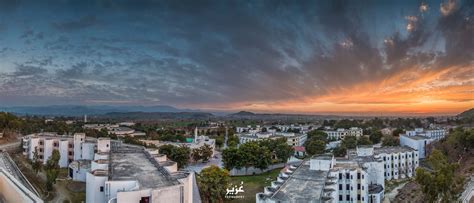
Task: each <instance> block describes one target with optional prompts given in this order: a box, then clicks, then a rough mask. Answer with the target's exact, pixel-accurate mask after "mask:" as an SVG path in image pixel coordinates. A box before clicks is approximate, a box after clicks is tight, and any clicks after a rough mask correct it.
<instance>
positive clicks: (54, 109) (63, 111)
mask: <svg viewBox="0 0 474 203" xmlns="http://www.w3.org/2000/svg"><path fill="white" fill-rule="evenodd" d="M0 111H6V112H11V113H15V114H20V115H48V116H83V115H85V114H87V115H102V114H107V113H113V112H119V113H127V112H196V111H199V110H191V109H179V108H175V107H173V106H166V105H159V106H107V105H103V106H79V105H52V106H16V107H0Z"/></svg>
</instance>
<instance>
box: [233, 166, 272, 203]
mask: <svg viewBox="0 0 474 203" xmlns="http://www.w3.org/2000/svg"><path fill="white" fill-rule="evenodd" d="M280 170H281V169H275V170H272V171H269V172H266V173H262V174H260V175H255V176H234V177H231V178H232V183H233V184H234V185H240V183H241V182H243V183H244V184H243V187H244V191H245V192H244V193H243V194H242V193H241V194H238V195H239V196H240V195H243V196H245V198H243V199H234V200H226V201H225V202H232V203H240V202H255V194H256V193H258V192H263V188H264V187H265V186H269V185H271V182H272V181H275V180H276V177H277V176H278V174H279V173H280Z"/></svg>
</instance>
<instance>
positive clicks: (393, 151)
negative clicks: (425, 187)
mask: <svg viewBox="0 0 474 203" xmlns="http://www.w3.org/2000/svg"><path fill="white" fill-rule="evenodd" d="M347 157H348V158H349V159H350V160H358V162H360V163H364V164H367V163H370V162H372V161H371V160H376V161H375V162H377V163H375V162H374V163H371V165H374V164H375V165H377V166H375V167H374V168H376V169H377V170H373V171H371V173H372V174H374V173H377V174H378V175H380V176H381V177H383V178H384V179H385V180H392V179H404V178H409V177H413V176H414V175H415V169H416V168H417V167H418V166H419V165H420V163H419V154H418V151H417V150H415V149H412V148H409V147H381V148H374V147H372V146H359V147H357V149H356V150H348V151H347ZM382 169H383V170H382Z"/></svg>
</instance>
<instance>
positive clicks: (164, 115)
mask: <svg viewBox="0 0 474 203" xmlns="http://www.w3.org/2000/svg"><path fill="white" fill-rule="evenodd" d="M97 117H98V118H105V119H119V120H159V119H172V120H175V119H196V120H197V119H199V120H202V119H209V118H213V117H214V115H213V114H211V113H205V112H113V113H107V114H103V115H99V116H97Z"/></svg>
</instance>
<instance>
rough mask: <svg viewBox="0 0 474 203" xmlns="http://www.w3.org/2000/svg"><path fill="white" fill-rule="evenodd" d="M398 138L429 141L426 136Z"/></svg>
mask: <svg viewBox="0 0 474 203" xmlns="http://www.w3.org/2000/svg"><path fill="white" fill-rule="evenodd" d="M400 136H403V137H406V138H409V139H412V140H429V139H431V138H429V137H427V136H423V135H411V136H408V135H400Z"/></svg>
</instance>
